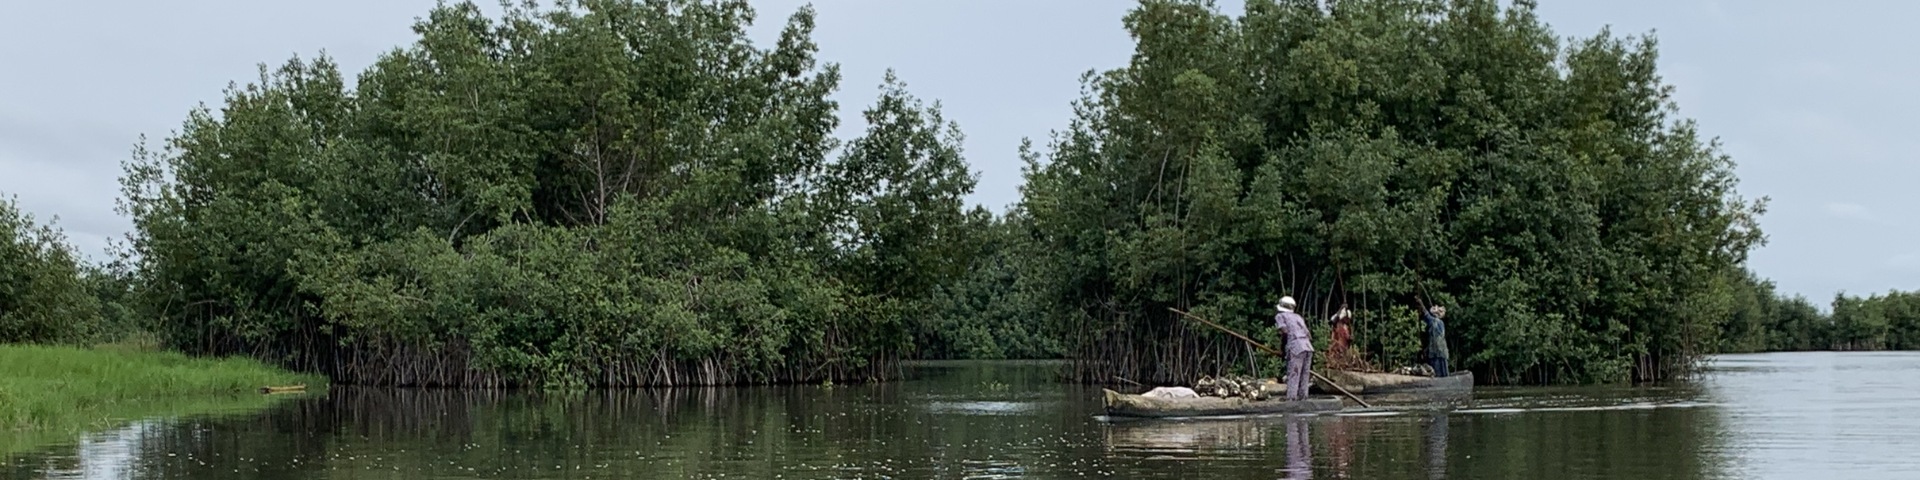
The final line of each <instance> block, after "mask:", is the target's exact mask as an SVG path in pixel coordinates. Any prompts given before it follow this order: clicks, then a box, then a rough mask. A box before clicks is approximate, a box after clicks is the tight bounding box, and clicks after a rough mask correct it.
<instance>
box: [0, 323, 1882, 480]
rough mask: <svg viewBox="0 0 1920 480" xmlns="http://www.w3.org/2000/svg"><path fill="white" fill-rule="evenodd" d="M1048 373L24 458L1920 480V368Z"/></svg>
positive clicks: (182, 471)
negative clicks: (1279, 383)
mask: <svg viewBox="0 0 1920 480" xmlns="http://www.w3.org/2000/svg"><path fill="white" fill-rule="evenodd" d="M1057 368H1058V364H1052V363H1046V362H986V363H938V364H927V365H920V366H915V367H913V368H912V373H913V375H914V377H915V379H914V380H911V381H905V382H896V383H891V384H884V385H840V386H834V387H822V386H788V387H756V388H712V389H672V390H649V391H625V392H589V393H582V394H571V395H555V394H527V393H509V394H503V393H487V392H455V391H418V390H388V389H358V388H336V389H334V390H332V391H331V392H330V393H329V394H328V395H326V396H324V397H323V398H320V397H316V398H308V399H302V400H296V401H289V402H285V403H282V404H279V405H276V406H274V407H272V408H270V409H268V410H267V411H264V412H259V413H252V414H241V415H225V416H219V417H199V418H183V419H146V420H140V421H136V422H132V423H130V424H128V425H126V426H125V427H123V428H119V429H117V430H112V431H107V432H98V433H93V434H88V435H85V436H84V437H83V438H80V439H76V441H75V442H73V443H69V444H64V445H52V446H47V447H44V448H41V449H38V450H35V451H32V452H29V453H20V454H13V455H11V456H10V457H11V458H5V459H4V460H5V462H6V463H5V464H4V465H0V476H5V477H7V478H89V479H91V478H102V479H105V478H140V479H255V478H258V479H416V478H538V479H562V478H564V479H593V478H661V479H669V478H670V479H681V478H755V479H759V478H769V479H814V478H868V479H913V478H943V479H945V478H951V479H1000V478H1045V479H1066V478H1108V477H1111V478H1195V479H1238V478H1269V479H1270V478H1365V479H1430V478H1455V479H1481V478H1487V479H1535V478H1541V479H1546V478H1552V479H1602V478H1605V479H1722V478H1725V479H1736V478H1737V479H1746V478H1782V479H1785V478H1796V479H1797V478H1846V479H1870V478H1920V452H1917V451H1916V447H1920V416H1917V415H1915V413H1917V412H1916V410H1920V352H1896V353H1782V354H1759V355H1732V356H1723V357H1719V358H1717V359H1716V360H1715V361H1714V362H1713V364H1712V367H1711V370H1710V371H1709V372H1708V373H1707V374H1705V375H1704V376H1703V377H1702V378H1700V379H1699V380H1697V381H1695V382H1692V383H1690V384H1688V385H1686V386H1674V387H1567V388H1558V387H1556V388H1487V387H1482V388H1481V389H1479V390H1478V391H1476V392H1475V393H1474V395H1473V397H1472V398H1471V399H1456V400H1457V401H1456V402H1454V403H1451V404H1448V405H1443V406H1430V405H1399V406H1387V407H1383V408H1381V409H1378V410H1374V411H1365V412H1346V413H1341V414H1323V415H1314V416H1278V417H1261V418H1238V419H1225V420H1184V421H1181V420H1173V421H1169V420H1156V421H1120V420H1112V419H1103V418H1101V417H1100V407H1099V400H1098V399H1099V392H1100V391H1099V388H1097V387H1086V386H1079V385H1067V384H1060V383H1056V382H1053V381H1052V379H1053V374H1054V372H1055V371H1057Z"/></svg>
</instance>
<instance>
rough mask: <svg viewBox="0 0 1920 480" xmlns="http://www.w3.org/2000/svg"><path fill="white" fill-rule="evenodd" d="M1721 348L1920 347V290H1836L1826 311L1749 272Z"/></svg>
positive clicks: (1825, 348) (1890, 348)
mask: <svg viewBox="0 0 1920 480" xmlns="http://www.w3.org/2000/svg"><path fill="white" fill-rule="evenodd" d="M1737 295H1738V298H1739V300H1738V305H1737V307H1736V308H1735V309H1734V312H1733V317H1732V318H1730V319H1728V321H1727V324H1726V327H1725V333H1724V334H1723V335H1722V336H1721V339H1722V343H1721V346H1720V351H1721V352H1727V353H1744V352H1779V351H1802V350H1920V291H1915V292H1900V291H1889V292H1887V293H1884V294H1872V295H1867V296H1865V297H1861V296H1855V295H1846V294H1844V293H1843V294H1836V295H1834V297H1833V302H1832V303H1830V304H1829V305H1828V306H1829V309H1828V311H1825V312H1822V311H1820V309H1819V308H1817V307H1815V306H1814V304H1813V303H1812V302H1809V301H1807V298H1806V297H1802V296H1798V295H1795V296H1786V295H1783V294H1780V293H1778V292H1776V291H1775V290H1774V285H1773V282H1772V281H1769V280H1763V279H1760V278H1759V277H1758V276H1755V275H1752V274H1748V276H1747V281H1746V282H1745V283H1744V284H1743V285H1742V288H1741V290H1740V292H1739V293H1737Z"/></svg>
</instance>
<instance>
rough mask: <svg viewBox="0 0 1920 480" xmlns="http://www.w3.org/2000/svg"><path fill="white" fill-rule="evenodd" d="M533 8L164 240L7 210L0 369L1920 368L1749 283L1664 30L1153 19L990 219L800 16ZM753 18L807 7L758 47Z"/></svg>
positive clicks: (602, 379) (667, 4)
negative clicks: (1427, 359)
mask: <svg viewBox="0 0 1920 480" xmlns="http://www.w3.org/2000/svg"><path fill="white" fill-rule="evenodd" d="M1509 3H1511V4H1510V5H1509ZM503 8H504V10H503V11H502V12H500V13H498V14H489V13H487V11H484V10H482V9H481V8H478V7H477V6H475V5H473V4H471V3H447V4H443V5H441V6H438V7H436V8H434V9H433V10H432V11H431V12H428V13H427V14H426V15H425V16H423V17H421V18H420V19H419V20H418V22H417V23H416V24H415V26H414V32H415V33H416V34H417V38H416V39H415V40H414V41H413V43H411V44H409V45H402V46H398V47H396V48H395V49H393V50H391V51H390V52H389V53H386V54H384V55H382V56H380V57H379V58H378V60H377V61H375V62H373V64H372V65H371V66H369V67H367V68H366V69H365V70H363V71H360V72H343V71H341V68H340V67H339V66H338V65H337V64H336V63H335V62H334V61H333V60H332V59H330V58H328V57H326V56H324V55H322V56H318V57H314V58H295V59H292V60H289V61H286V62H284V63H281V64H278V66H275V67H267V66H263V67H262V68H261V71H260V75H259V77H258V78H257V79H252V80H251V81H249V82H246V83H241V84H236V85H235V86H232V87H230V88H229V89H228V90H227V92H226V95H225V98H224V99H221V100H220V101H218V102H214V103H213V104H211V105H210V106H208V107H204V108H201V109H197V110H194V111H191V112H185V117H186V118H185V121H184V124H183V125H182V126H181V127H180V128H179V130H178V131H177V132H175V133H174V134H172V135H171V136H169V137H167V138H165V139H164V140H161V141H159V142H157V143H154V144H151V145H149V144H148V143H147V142H145V140H144V139H143V140H142V141H141V143H140V144H139V146H137V147H136V148H135V151H134V152H133V153H132V155H131V157H130V158H129V159H128V160H127V161H126V162H125V167H124V170H125V175H124V177H123V179H122V187H123V188H122V198H121V203H120V206H121V211H122V214H123V215H126V216H127V217H130V218H131V219H132V220H133V224H134V226H135V229H134V231H133V232H132V233H130V234H129V236H128V238H127V241H126V242H125V243H124V245H121V247H122V248H121V249H119V250H116V251H115V252H112V253H111V254H109V255H107V257H106V258H107V259H106V260H104V261H99V262H93V261H88V260H87V259H86V258H85V257H84V256H82V255H79V254H78V253H76V252H75V251H74V249H73V248H72V247H71V246H68V245H67V243H66V240H65V239H64V238H63V237H62V236H61V234H60V233H59V230H58V229H57V228H55V227H53V226H51V223H50V222H40V221H38V220H36V219H34V218H33V217H31V216H30V215H27V214H25V213H23V212H21V211H20V210H19V209H18V207H16V206H15V205H14V204H13V203H11V202H4V203H0V342H6V343H38V344H69V345H78V344H91V343H97V342H110V341H118V340H120V339H121V338H122V337H126V336H130V335H131V336H141V337H142V338H150V339H152V341H154V342H156V343H157V344H159V345H161V346H162V347H164V348H166V349H169V350H173V351H177V352H180V353H183V354H186V355H192V356H245V357H251V358H254V359H257V360H259V361H261V362H264V363H266V364H270V365H273V366H277V367H281V368H286V369H290V370H294V371H298V372H302V373H307V374H319V375H325V376H326V377H328V378H330V379H332V381H333V382H337V383H345V384H363V385H387V386H425V387H466V388H511V387H544V388H591V387H642V386H675V385H723V384H755V383H822V382H864V381H884V380H889V379H893V378H895V377H896V376H897V375H898V372H899V369H898V368H897V367H898V365H899V364H900V362H902V361H905V360H912V359H938V358H1065V359H1069V360H1071V365H1072V366H1071V367H1070V369H1069V375H1070V376H1071V377H1072V379H1073V380H1077V381H1083V382H1108V381H1110V380H1111V379H1113V378H1115V377H1122V378H1127V379H1132V380H1137V381H1141V382H1152V383H1162V384H1181V383H1185V382H1188V381H1191V380H1192V379H1194V378H1198V377H1200V376H1202V375H1219V374H1221V373H1227V372H1245V371H1247V370H1264V371H1266V372H1269V373H1271V372H1277V371H1278V369H1277V368H1276V366H1277V360H1271V359H1261V358H1258V357H1256V356H1255V355H1254V352H1253V350H1251V349H1250V348H1248V347H1247V346H1246V345H1244V344H1242V343H1240V342H1239V341H1238V340H1235V339H1233V338H1231V337H1227V336H1224V335H1221V334H1219V333H1217V332H1214V331H1212V330H1210V329H1208V328H1207V327H1205V326H1201V325H1198V324H1193V323H1189V322H1188V321H1187V320H1184V319H1182V318H1181V317H1179V316H1177V315H1176V314H1175V313H1173V312H1172V309H1178V310H1181V311H1187V312H1192V313H1194V314H1196V315H1199V316H1202V317H1205V318H1211V319H1215V320H1217V321H1219V322H1221V323H1223V324H1226V325H1228V326H1230V327H1233V328H1235V329H1238V330H1241V331H1249V332H1254V335H1255V336H1256V337H1259V338H1262V339H1264V340H1265V341H1268V342H1274V341H1275V340H1277V338H1276V337H1275V334H1274V333H1273V329H1272V322H1273V320H1272V317H1273V309H1272V306H1273V304H1274V303H1275V301H1276V300H1277V299H1278V298H1279V297H1280V296H1282V295H1291V296H1293V297H1295V298H1297V299H1299V300H1300V306H1301V310H1302V311H1303V313H1304V314H1306V316H1307V317H1308V318H1309V319H1312V320H1313V321H1314V322H1316V323H1315V324H1314V325H1313V328H1314V329H1316V334H1317V335H1319V336H1321V337H1324V336H1325V326H1326V324H1325V321H1326V318H1327V317H1328V316H1329V315H1330V314H1332V313H1333V312H1335V311H1337V310H1339V309H1340V308H1342V306H1343V305H1344V306H1345V308H1348V309H1350V310H1351V311H1352V312H1353V314H1354V318H1355V322H1354V329H1355V335H1354V336H1355V338H1356V339H1357V341H1358V343H1357V344H1356V345H1357V346H1358V348H1359V349H1360V351H1361V352H1362V354H1363V356H1364V357H1365V358H1366V359H1367V360H1368V361H1369V362H1371V363H1373V364H1374V365H1379V366H1387V367H1391V366H1399V365H1408V364H1413V363H1415V362H1416V361H1417V360H1416V359H1415V358H1414V357H1415V356H1416V355H1417V351H1418V350H1419V345H1420V344H1419V342H1420V335H1421V328H1422V327H1421V324H1420V322H1419V320H1418V319H1417V318H1416V311H1418V310H1419V309H1420V308H1422V306H1424V305H1427V304H1441V305H1446V306H1447V307H1448V309H1449V310H1450V311H1451V312H1452V313H1451V316H1450V318H1449V319H1448V322H1449V325H1450V328H1449V330H1450V331H1451V332H1452V333H1451V338H1452V339H1451V342H1453V343H1452V344H1453V347H1452V351H1453V352H1454V353H1453V355H1454V358H1453V359H1452V361H1453V364H1454V367H1455V369H1458V370H1471V371H1472V372H1474V373H1475V374H1476V375H1477V378H1480V379H1482V380H1481V381H1483V382H1494V383H1507V384H1546V383H1608V382H1627V381H1659V380H1667V379H1674V378H1679V377H1682V376H1685V375H1687V374H1689V373H1690V372H1692V371H1693V370H1694V369H1695V367H1697V366H1698V365H1699V362H1700V361H1702V359H1704V358H1705V356H1706V355H1708V354H1712V353H1718V352H1734V351H1762V350H1803V349H1910V348H1920V336H1917V335H1920V333H1916V332H1920V295H1917V294H1913V293H1900V292H1890V293H1887V294H1885V295H1871V296H1868V297H1857V296H1847V295H1840V296H1838V297H1836V299H1835V300H1834V302H1833V305H1832V308H1831V311H1830V312H1823V311H1821V310H1820V309H1818V308H1816V307H1814V306H1813V305H1812V304H1811V303H1810V302H1808V301H1807V300H1805V299H1804V298H1800V297H1791V298H1789V297H1786V296H1784V295H1781V294H1779V293H1777V292H1775V290H1774V287H1773V285H1772V283H1770V282H1768V281H1767V280H1765V279H1764V278H1762V277H1760V276H1759V275H1758V274H1756V273H1754V272H1751V271H1750V270H1749V269H1748V268H1747V262H1746V259H1747V255H1748V253H1749V252H1750V251H1752V250H1753V249H1754V248H1756V247H1758V246H1760V245H1762V244H1763V243H1764V242H1765V238H1766V237H1765V236H1764V234H1763V233H1762V231H1761V229H1760V227H1759V222H1760V218H1761V216H1762V215H1763V214H1764V212H1765V204H1766V201H1765V199H1764V198H1749V197H1745V196H1743V195H1742V194H1741V193H1740V192H1739V191H1738V179H1737V177H1736V176H1735V174H1734V168H1733V167H1734V163H1733V159H1732V158H1730V157H1729V156H1728V155H1727V154H1726V153H1724V152H1722V151H1721V150H1720V149H1719V147H1718V146H1717V144H1716V143H1715V142H1714V141H1713V140H1712V139H1709V138H1703V137H1702V135H1701V134H1699V132H1698V130H1697V129H1696V127H1695V125H1694V123H1693V122H1692V121H1690V120H1688V119H1687V118H1685V117H1683V116H1681V115H1680V107H1679V105H1676V104H1675V103H1674V101H1673V99H1672V92H1673V89H1672V87H1671V86H1669V85H1668V84H1666V83H1664V82H1663V80H1662V78H1661V76H1660V72H1659V71H1658V69H1657V68H1656V65H1657V60H1658V54H1659V49H1658V48H1657V47H1658V44H1657V42H1656V41H1655V39H1654V38H1653V37H1652V36H1651V35H1646V36H1617V35H1615V34H1613V33H1611V32H1607V31H1601V32H1599V33H1598V34H1596V35H1593V36H1591V37H1571V38H1569V37H1563V36H1562V35H1561V34H1559V33H1556V32H1554V31H1553V30H1551V29H1550V28H1549V27H1548V26H1547V25H1546V24H1545V23H1544V22H1543V21H1541V20H1540V19H1539V18H1538V17H1536V16H1535V13H1534V7H1533V4H1532V2H1529V1H1519V2H1499V1H1495V0H1337V1H1314V0H1249V1H1248V2H1247V6H1246V8H1245V10H1244V12H1237V14H1234V13H1227V12H1222V11H1220V9H1218V8H1217V7H1216V6H1214V5H1213V4H1212V3H1211V2H1208V1H1204V0H1143V1H1141V2H1139V4H1138V5H1137V6H1136V7H1135V8H1134V9H1133V10H1132V11H1131V12H1130V13H1129V14H1127V15H1126V17H1125V18H1124V20H1123V22H1124V27H1125V29H1126V31H1127V32H1128V33H1129V34H1130V35H1131V38H1132V39H1133V41H1134V42H1135V45H1134V52H1133V55H1132V57H1131V59H1130V61H1129V62H1128V63H1127V64H1126V65H1125V66H1122V67H1120V68H1115V69H1111V70H1104V71H1100V70H1095V71H1090V72H1089V73H1088V74H1087V75H1086V76H1084V77H1083V79H1082V85H1083V89H1082V93H1083V95H1082V97H1081V98H1080V99H1079V100H1078V101H1076V102H1075V103H1074V104H1073V105H1072V107H1073V112H1074V113H1073V118H1072V121H1071V124H1070V125H1069V126H1068V127H1067V128H1065V129H1063V130H1060V131H1055V132H1033V135H1034V136H1035V138H1040V139H1042V140H1041V141H1038V142H1029V143H1028V144H1027V145H1026V146H1024V147H1022V148H1021V150H1020V152H1019V153H1020V155H1021V156H1022V158H1024V159H1025V162H1026V166H1025V170H1024V174H1025V176H1024V182H1025V183H1024V185H1023V186H1022V187H1021V195H1022V196H1021V198H1020V200H1019V201H1018V202H1017V203H1016V204H1014V205H1012V206H1010V207H1009V208H1007V209H1006V210H1005V211H1000V212H994V211H989V210H987V209H984V208H981V207H978V206H972V205H970V204H969V203H968V201H967V197H968V195H969V194H971V193H972V192H973V189H974V187H975V184H976V182H977V178H978V177H977V174H976V173H975V169H974V167H973V166H971V165H970V164H969V163H968V161H967V159H966V157H965V152H964V151H963V150H962V148H961V144H962V139H963V138H964V137H963V134H962V130H961V126H960V125H956V124H955V123H953V122H951V121H949V120H947V119H946V118H945V117H943V115H942V112H941V109H940V107H939V104H938V102H932V101H927V100H922V99H920V98H918V97H916V96H915V95H914V94H913V93H912V92H911V90H910V88H909V82H908V81H905V80H902V79H899V78H896V77H895V76H894V75H893V74H891V73H889V74H888V75H886V76H884V77H883V78H860V79H846V78H842V75H841V72H840V70H839V69H838V67H837V66H835V65H834V64H833V63H831V62H830V61H829V59H822V58H818V53H819V52H818V47H817V46H816V44H815V43H814V39H813V38H814V37H813V36H814V29H815V13H814V12H813V11H812V10H811V9H810V8H804V9H801V10H799V11H797V12H758V11H755V10H754V9H753V8H751V7H749V6H748V5H747V3H746V2H745V1H742V0H568V1H561V2H557V3H555V4H552V5H550V6H543V5H537V4H534V3H527V4H524V5H522V4H510V5H507V6H505V7H503ZM764 13H790V15H788V16H786V17H785V20H784V21H785V23H784V29H783V30H781V32H780V33H779V35H778V37H777V40H775V41H773V42H770V43H756V42H755V41H753V40H752V39H750V38H749V35H748V33H747V32H748V30H747V29H748V27H749V26H750V25H753V24H754V22H758V21H763V20H762V18H763V17H762V14H764ZM1089 67H1092V65H1089ZM907 80H911V79H907ZM850 85H851V86H852V87H849V86H850ZM873 85H877V86H878V88H877V89H873V90H870V91H872V92H873V93H872V95H871V96H867V97H865V98H869V99H870V103H866V104H864V105H857V106H848V105H840V104H839V103H838V102H836V101H835V100H834V99H833V97H832V96H833V95H834V94H835V93H836V92H840V91H842V90H843V89H848V88H853V91H856V92H858V91H863V90H867V89H869V88H872V87H871V86H873ZM851 112H858V115H852V114H851ZM842 122H847V123H848V124H850V125H851V126H854V127H858V128H857V130H858V131H859V134H858V135H855V136H853V137H852V138H837V137H836V136H835V133H834V132H835V131H836V129H837V128H839V127H841V125H842ZM1321 341H1324V339H1322V340H1321Z"/></svg>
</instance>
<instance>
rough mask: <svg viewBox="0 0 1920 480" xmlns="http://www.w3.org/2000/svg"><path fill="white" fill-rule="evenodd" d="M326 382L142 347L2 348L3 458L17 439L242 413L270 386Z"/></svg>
mask: <svg viewBox="0 0 1920 480" xmlns="http://www.w3.org/2000/svg"><path fill="white" fill-rule="evenodd" d="M293 384H306V385H308V386H309V387H319V386H322V385H324V384H325V379H323V378H319V377H314V376H308V375H300V374H294V373H290V372H286V371H283V370H280V369H276V368H273V367H269V366H267V365H265V364H262V363H260V362H258V361H255V360H252V359H243V358H227V359H208V358H193V357H188V356H186V355H181V354H179V353H175V352H165V351H157V350H154V349H151V348H142V347H135V346H125V345H118V346H101V347H95V348H82V347H62V346H40V345H0V438H7V439H11V440H0V452H4V451H12V450H14V449H17V448H21V447H23V446H24V445H10V444H15V443H23V442H17V441H14V440H26V441H25V443H39V442H38V441H36V440H32V439H47V438H61V437H69V436H71V435H73V434H76V433H78V432H82V431H87V430H93V429H98V428H106V427H111V426H113V425H114V424H117V423H119V422H123V421H127V420H135V419H140V418H147V417H154V416H169V415H188V414H198V413H213V412H220V411H241V410H246V409H251V408H258V407H262V406H265V405H267V404H269V403H271V402H272V401H273V399H272V398H268V396H266V395H261V394H260V393H259V390H260V387H264V386H270V385H293Z"/></svg>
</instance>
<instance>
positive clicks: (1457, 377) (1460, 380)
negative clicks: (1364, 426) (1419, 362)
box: [1320, 370, 1473, 395]
mask: <svg viewBox="0 0 1920 480" xmlns="http://www.w3.org/2000/svg"><path fill="white" fill-rule="evenodd" d="M1327 378H1328V379H1330V380H1333V381H1334V382H1335V383H1338V384H1339V385H1340V386H1341V387H1343V388H1346V389H1347V391H1349V392H1353V393H1355V394H1362V395H1373V394H1383V393H1425V392H1433V393H1448V392H1466V391H1472V390H1473V372H1460V373H1457V374H1454V375H1451V376H1446V377H1422V376H1418V375H1400V374H1395V373H1368V372H1352V371H1346V370H1333V371H1329V372H1327ZM1320 387H1321V388H1322V389H1326V390H1331V389H1330V388H1327V386H1325V385H1320Z"/></svg>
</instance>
